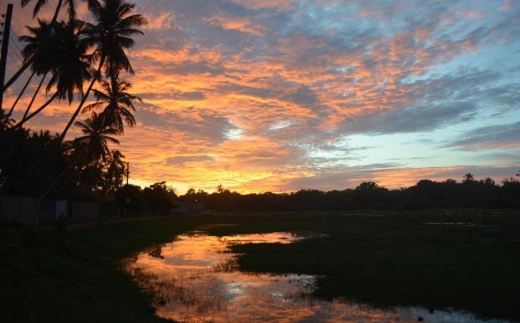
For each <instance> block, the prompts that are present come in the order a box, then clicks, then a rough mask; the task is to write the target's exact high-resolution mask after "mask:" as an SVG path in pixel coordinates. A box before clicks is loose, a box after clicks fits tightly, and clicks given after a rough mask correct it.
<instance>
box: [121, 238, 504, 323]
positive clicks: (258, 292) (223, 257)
mask: <svg viewBox="0 0 520 323" xmlns="http://www.w3.org/2000/svg"><path fill="white" fill-rule="evenodd" d="M299 239H302V238H301V237H299V236H295V235H291V234H288V233H270V234H252V235H236V236H226V237H215V236H207V235H205V234H204V233H202V232H191V233H190V234H186V235H181V236H179V237H177V238H176V239H175V241H173V242H171V243H168V244H166V245H163V246H161V247H154V248H151V249H150V250H147V251H145V252H142V253H140V254H139V255H138V256H137V257H136V258H134V259H132V261H128V262H127V264H126V269H127V270H128V271H129V272H130V273H131V274H132V275H133V276H134V277H135V279H136V280H137V281H138V283H139V284H140V286H141V287H142V288H143V289H145V290H146V291H148V292H151V293H152V294H153V295H154V304H153V305H154V307H155V308H156V310H157V311H156V314H157V315H158V316H160V317H162V318H167V319H172V320H175V321H179V322H193V323H195V322H197V323H198V322H215V323H217V322H219V323H220V322H330V323H333V322H418V321H423V322H439V323H444V322H446V323H455V322H475V323H477V322H481V321H479V320H477V319H476V318H475V317H474V316H473V315H471V314H467V313H456V312H444V311H434V312H433V313H430V312H429V311H428V310H427V309H423V308H397V309H394V310H393V311H382V310H377V309H372V308H369V307H367V306H362V305H359V304H350V303H345V302H340V301H334V302H325V301H321V300H317V299H315V298H313V297H312V296H311V292H312V290H313V289H314V287H315V277H313V276H307V275H298V274H291V275H266V274H256V275H252V274H244V273H240V272H238V271H237V270H236V264H235V262H234V259H235V257H236V255H235V254H232V253H230V252H229V249H228V246H229V245H230V244H236V243H260V242H262V243H292V242H294V241H296V240H299ZM488 322H497V323H498V322H505V321H488Z"/></svg>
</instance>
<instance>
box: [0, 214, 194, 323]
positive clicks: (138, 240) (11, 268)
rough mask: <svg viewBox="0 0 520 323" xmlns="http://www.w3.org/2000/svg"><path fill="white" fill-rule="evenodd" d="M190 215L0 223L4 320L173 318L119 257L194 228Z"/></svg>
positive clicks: (0, 283) (104, 320) (126, 320)
mask: <svg viewBox="0 0 520 323" xmlns="http://www.w3.org/2000/svg"><path fill="white" fill-rule="evenodd" d="M194 222H195V221H194V220H190V219H186V218H175V219H160V220H147V221H134V222H124V223H118V224H110V225H105V226H101V227H97V228H96V227H88V228H77V229H69V230H57V229H49V230H41V229H38V230H36V229H35V228H32V227H26V226H19V225H14V224H12V223H2V224H0V286H1V288H0V299H1V301H0V312H1V313H2V314H1V317H2V318H1V321H2V322H53V323H54V322H56V323H57V322H85V323H87V322H88V323H92V322H107V323H108V322H110V323H113V322H167V321H165V320H162V319H159V318H157V317H155V316H154V312H155V311H154V309H153V308H151V307H150V305H149V304H150V302H149V297H148V296H146V295H143V294H142V293H141V292H140V291H139V289H138V288H137V286H136V285H134V284H133V282H132V281H131V279H130V277H128V276H127V275H125V274H124V273H123V272H122V271H120V270H118V267H119V263H120V259H121V258H123V257H125V256H129V255H131V254H132V253H133V252H135V251H137V250H140V249H142V248H145V247H147V246H151V245H152V244H154V243H160V242H166V241H168V240H169V239H171V238H172V237H173V236H175V235H176V234H179V233H181V232H184V231H186V230H190V229H192V228H194V226H195V224H194Z"/></svg>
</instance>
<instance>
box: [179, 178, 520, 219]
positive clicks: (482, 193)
mask: <svg viewBox="0 0 520 323" xmlns="http://www.w3.org/2000/svg"><path fill="white" fill-rule="evenodd" d="M219 187H221V186H219ZM179 200H180V201H184V202H193V201H194V200H195V201H197V202H203V203H205V204H206V207H207V208H208V209H212V210H220V211H226V212H250V211H259V212H263V211H270V212H273V211H274V212H276V211H280V212H282V211H283V212H287V211H347V210H419V209H454V208H518V207H520V181H519V180H518V179H517V178H513V177H511V178H507V179H505V180H503V181H502V186H499V185H497V184H495V182H494V181H493V180H492V179H491V178H485V179H482V180H475V179H474V177H473V175H472V174H470V173H468V174H466V175H464V177H463V181H462V182H461V183H458V182H457V181H455V180H454V179H447V180H446V181H444V182H436V181H432V180H428V179H423V180H420V181H419V182H417V184H416V185H414V186H411V187H409V188H402V189H400V190H388V189H387V188H384V187H380V186H379V185H377V184H376V183H374V182H363V183H361V184H359V185H358V186H357V187H356V188H355V189H345V190H342V191H340V190H333V191H328V192H324V191H319V190H312V189H304V190H299V191H297V192H292V193H282V194H275V193H271V192H265V193H260V194H257V193H252V194H245V195H242V194H239V193H237V192H230V191H229V190H224V189H221V190H217V192H215V193H212V194H208V193H206V192H204V191H200V190H199V191H197V192H195V190H194V189H190V190H189V191H188V192H187V193H186V194H185V195H182V196H180V197H179Z"/></svg>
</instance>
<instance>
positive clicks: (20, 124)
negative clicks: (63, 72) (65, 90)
mask: <svg viewBox="0 0 520 323" xmlns="http://www.w3.org/2000/svg"><path fill="white" fill-rule="evenodd" d="M57 96H58V92H56V93H54V94H53V95H52V96H51V98H50V99H49V100H47V102H45V103H44V104H43V105H42V106H41V107H39V108H38V109H37V110H36V111H34V112H33V113H31V114H30V115H28V116H27V117H26V118H23V119H22V120H21V121H20V122H18V123H17V124H16V125H15V126H14V127H13V128H14V129H16V128H19V127H21V126H22V125H23V124H24V123H26V122H27V121H29V120H30V119H32V118H33V117H34V116H35V115H37V114H38V113H40V111H42V110H43V109H45V108H46V107H47V106H48V105H49V104H51V102H52V101H54V99H56V97H57Z"/></svg>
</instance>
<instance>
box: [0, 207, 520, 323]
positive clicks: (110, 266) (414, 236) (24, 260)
mask: <svg viewBox="0 0 520 323" xmlns="http://www.w3.org/2000/svg"><path fill="white" fill-rule="evenodd" d="M208 223H234V224H238V225H237V226H220V227H213V228H210V229H208V230H209V231H211V233H213V234H217V235H228V234H233V233H258V232H274V231H290V232H298V231H300V232H302V231H314V232H317V231H319V232H321V233H324V234H327V235H328V237H326V238H311V239H308V240H303V241H301V242H298V243H294V244H287V245H279V244H255V245H251V244H250V245H239V246H236V247H234V249H235V251H237V252H241V253H244V255H243V256H241V257H240V258H239V264H240V266H241V268H242V269H243V270H246V271H253V272H274V273H302V274H314V275H322V277H321V278H320V280H319V285H318V289H317V291H316V295H317V296H319V297H323V298H333V297H342V298H345V299H350V300H355V301H359V302H363V303H370V304H375V305H377V306H381V307H388V306H406V305H420V306H425V307H433V308H435V309H442V308H454V309H462V310H468V311H472V312H474V313H477V314H480V315H482V316H483V317H485V318H502V319H510V320H516V321H520V311H518V300H519V299H520V275H519V274H518V273H520V257H519V255H520V214H503V213H499V214H481V215H480V214H478V213H477V212H472V213H466V214H458V215H455V214H450V215H446V214H443V213H442V214H441V213H430V214H417V215H414V214H387V215H385V216H374V215H348V216H341V215H340V214H332V215H327V214H321V215H317V214H301V213H300V214H292V215H291V214H285V215H272V216H269V215H261V216H251V215H248V216H198V217H177V218H171V219H158V220H148V221H136V222H127V223H118V224H110V225H105V226H102V227H100V228H95V227H91V228H81V229H69V230H66V231H62V232H60V231H55V230H46V231H42V230H35V229H34V228H30V227H17V226H12V225H5V224H4V225H1V226H0V286H1V288H0V299H1V300H2V301H1V302H0V310H1V311H2V321H5V322H145V323H146V322H165V321H164V320H161V319H159V318H156V317H155V316H154V315H153V313H154V310H153V308H151V307H150V306H149V305H148V304H149V303H150V299H149V297H148V296H146V295H143V294H142V293H141V292H140V291H139V290H138V289H137V287H136V285H135V284H134V283H133V282H132V281H131V280H130V279H129V277H128V276H127V275H125V274H124V273H122V272H121V271H118V270H117V267H118V263H119V259H121V258H123V257H126V256H129V255H131V254H132V253H134V252H135V251H138V250H140V249H142V248H145V247H148V246H150V245H152V244H153V243H161V242H166V241H168V240H170V239H171V238H172V237H173V236H174V235H176V234H179V233H182V232H185V231H188V230H192V229H194V228H195V227H197V226H199V225H202V224H208Z"/></svg>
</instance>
